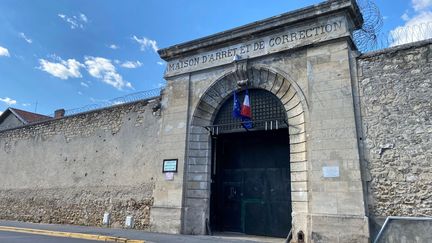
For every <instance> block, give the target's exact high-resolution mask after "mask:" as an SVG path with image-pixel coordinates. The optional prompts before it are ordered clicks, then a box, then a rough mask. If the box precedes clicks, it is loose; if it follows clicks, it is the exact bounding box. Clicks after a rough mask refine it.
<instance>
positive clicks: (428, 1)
mask: <svg viewBox="0 0 432 243" xmlns="http://www.w3.org/2000/svg"><path fill="white" fill-rule="evenodd" d="M411 3H412V5H413V8H414V10H415V11H421V10H424V9H427V8H428V7H430V6H432V0H412V1H411Z"/></svg>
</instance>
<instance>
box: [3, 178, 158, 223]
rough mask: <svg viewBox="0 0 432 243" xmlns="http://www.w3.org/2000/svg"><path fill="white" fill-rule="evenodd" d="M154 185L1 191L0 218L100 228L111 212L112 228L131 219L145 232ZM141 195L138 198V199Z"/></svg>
mask: <svg viewBox="0 0 432 243" xmlns="http://www.w3.org/2000/svg"><path fill="white" fill-rule="evenodd" d="M153 187H154V185H152V184H149V185H142V186H139V187H138V186H137V187H86V188H52V189H20V190H1V191H0V218H1V219H5V220H21V221H29V222H36V223H54V224H78V225H91V226H101V225H102V216H103V214H104V213H105V212H110V213H111V217H110V221H111V224H110V225H111V226H112V227H122V226H123V225H124V221H125V217H126V216H127V215H133V216H134V225H135V228H136V229H148V228H149V226H150V209H151V207H152V205H153V198H152V195H151V193H150V192H151V191H152V190H153ZM137 192H141V193H142V195H141V196H137Z"/></svg>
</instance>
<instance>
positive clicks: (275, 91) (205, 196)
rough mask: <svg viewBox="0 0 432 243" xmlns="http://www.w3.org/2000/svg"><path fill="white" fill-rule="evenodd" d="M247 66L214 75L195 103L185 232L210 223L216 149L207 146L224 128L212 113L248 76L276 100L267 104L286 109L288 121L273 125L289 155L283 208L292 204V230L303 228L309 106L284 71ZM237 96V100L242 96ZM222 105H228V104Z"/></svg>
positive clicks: (251, 83)
mask: <svg viewBox="0 0 432 243" xmlns="http://www.w3.org/2000/svg"><path fill="white" fill-rule="evenodd" d="M246 66H247V64H244V65H239V66H238V67H237V68H236V69H235V71H234V72H230V73H227V74H226V75H224V76H223V77H221V78H219V79H218V80H216V81H215V82H214V83H213V85H212V86H211V87H209V88H208V89H207V90H206V91H205V92H204V93H203V94H202V96H201V97H200V99H199V100H198V101H197V103H196V106H195V108H194V111H193V115H192V117H191V120H190V123H189V128H188V145H187V158H186V165H185V168H184V169H185V176H184V194H183V195H184V197H183V200H184V201H183V216H182V218H183V221H182V232H183V233H185V234H207V233H209V230H210V229H211V226H213V225H212V224H211V223H210V221H212V219H211V214H212V213H211V212H212V210H211V203H210V202H211V187H212V167H213V166H214V164H212V160H213V157H214V153H213V152H214V151H215V150H214V149H212V146H214V145H215V144H216V143H214V142H212V135H213V137H214V135H215V134H216V135H221V136H222V135H223V134H224V132H223V128H219V129H222V130H218V129H217V127H214V126H213V125H215V124H217V123H216V122H215V121H216V116H217V114H219V111H222V109H223V108H222V106H223V104H229V103H230V102H229V99H230V97H231V96H232V94H233V90H236V89H238V86H237V83H238V82H241V81H243V80H248V88H249V89H258V90H262V91H266V92H268V94H271V96H270V97H272V98H274V99H272V102H273V101H277V103H278V105H277V106H274V105H271V107H273V108H274V107H283V108H281V109H282V111H281V113H284V114H285V115H284V118H285V119H286V120H287V124H289V126H288V128H286V127H283V126H284V125H285V123H284V122H280V121H278V124H277V126H278V129H277V130H281V131H282V129H286V130H285V132H283V133H284V136H285V137H286V136H289V139H288V142H289V146H285V147H289V158H288V159H287V161H289V170H290V176H289V178H290V181H291V190H290V191H291V207H290V208H288V212H290V210H291V208H292V213H291V216H292V230H293V232H297V231H299V230H302V231H303V232H306V231H307V222H308V221H307V220H308V219H307V215H308V207H309V204H308V200H309V196H308V182H307V174H308V173H307V170H308V165H307V159H306V154H307V152H306V122H305V120H306V116H307V110H308V109H307V103H306V100H305V97H304V95H303V93H302V92H301V89H300V87H299V86H298V85H297V84H296V83H295V82H293V81H292V79H291V78H290V77H289V75H288V74H286V73H284V72H283V71H281V70H275V69H273V68H270V67H267V66H266V67H264V66H251V67H246ZM267 97H269V96H267ZM239 98H240V100H242V97H239ZM252 99H255V98H254V97H252ZM227 100H228V101H227ZM227 109H228V110H229V107H228V108H227ZM253 112H254V111H253ZM237 125H238V124H237ZM265 125H266V124H265V123H262V124H261V125H260V126H261V131H262V130H264V131H265ZM263 126H264V129H263ZM267 126H268V130H267V131H270V130H273V131H275V130H274V129H270V126H272V128H273V127H275V126H276V124H275V122H273V123H271V124H270V122H267ZM238 128H241V127H237V129H238ZM235 132H241V133H242V134H246V133H245V132H244V130H238V131H236V130H235V129H234V130H232V131H231V133H235ZM252 132H259V131H250V134H252ZM281 133H282V132H281ZM226 136H229V135H226ZM239 139H240V138H239ZM216 169H217V168H216ZM286 178H287V177H286ZM287 184H289V182H287ZM212 222H213V221H212ZM288 231H289V229H288V230H286V232H287V233H288Z"/></svg>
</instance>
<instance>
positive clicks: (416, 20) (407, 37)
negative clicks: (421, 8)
mask: <svg viewBox="0 0 432 243" xmlns="http://www.w3.org/2000/svg"><path fill="white" fill-rule="evenodd" d="M430 29H432V12H431V11H425V12H421V13H419V14H418V15H416V16H414V17H412V18H409V19H408V21H406V22H405V24H404V25H403V26H399V27H397V28H395V29H393V30H392V31H390V36H391V38H392V40H393V42H392V43H391V46H397V45H403V44H407V43H411V42H416V41H421V40H426V39H429V38H432V32H431V31H430Z"/></svg>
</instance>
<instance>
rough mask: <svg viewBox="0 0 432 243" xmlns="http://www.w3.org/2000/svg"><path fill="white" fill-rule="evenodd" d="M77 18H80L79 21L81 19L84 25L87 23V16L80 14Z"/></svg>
mask: <svg viewBox="0 0 432 243" xmlns="http://www.w3.org/2000/svg"><path fill="white" fill-rule="evenodd" d="M79 16H80V19H81V20H82V21H83V22H84V23H87V22H88V19H87V16H85V14H83V13H80V15H79Z"/></svg>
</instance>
